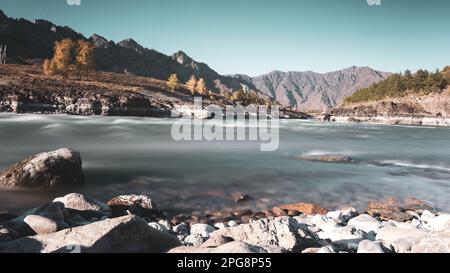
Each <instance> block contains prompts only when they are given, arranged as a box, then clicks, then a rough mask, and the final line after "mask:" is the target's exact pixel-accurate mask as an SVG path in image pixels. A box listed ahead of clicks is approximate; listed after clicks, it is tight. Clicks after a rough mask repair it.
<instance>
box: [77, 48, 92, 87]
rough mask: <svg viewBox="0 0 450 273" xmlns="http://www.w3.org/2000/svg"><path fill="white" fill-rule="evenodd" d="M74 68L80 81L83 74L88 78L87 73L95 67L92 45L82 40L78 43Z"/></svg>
mask: <svg viewBox="0 0 450 273" xmlns="http://www.w3.org/2000/svg"><path fill="white" fill-rule="evenodd" d="M75 66H76V70H77V72H78V75H79V78H80V79H81V77H82V75H83V74H85V75H86V76H89V71H91V70H93V69H94V66H95V62H94V45H93V44H91V43H90V42H87V41H83V40H80V41H78V47H77V56H76V58H75Z"/></svg>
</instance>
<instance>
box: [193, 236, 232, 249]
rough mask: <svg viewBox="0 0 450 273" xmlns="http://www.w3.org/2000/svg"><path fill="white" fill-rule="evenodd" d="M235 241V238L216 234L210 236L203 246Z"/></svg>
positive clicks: (215, 245) (216, 245)
mask: <svg viewBox="0 0 450 273" xmlns="http://www.w3.org/2000/svg"><path fill="white" fill-rule="evenodd" d="M232 241H234V240H233V238H230V237H225V236H222V235H216V236H213V237H211V238H209V239H208V240H207V241H206V242H204V243H203V244H202V245H201V247H218V246H221V245H224V244H227V243H229V242H232Z"/></svg>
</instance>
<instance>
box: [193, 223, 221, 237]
mask: <svg viewBox="0 0 450 273" xmlns="http://www.w3.org/2000/svg"><path fill="white" fill-rule="evenodd" d="M214 231H216V229H215V228H214V227H212V226H210V225H207V224H194V225H192V226H191V234H192V235H194V234H198V235H201V236H203V237H210V234H211V233H213V232H214Z"/></svg>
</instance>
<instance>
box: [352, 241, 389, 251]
mask: <svg viewBox="0 0 450 273" xmlns="http://www.w3.org/2000/svg"><path fill="white" fill-rule="evenodd" d="M357 253H384V251H383V249H382V248H381V244H380V243H379V242H373V241H370V240H362V241H361V242H359V245H358V251H357Z"/></svg>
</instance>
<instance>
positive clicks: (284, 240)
mask: <svg viewBox="0 0 450 273" xmlns="http://www.w3.org/2000/svg"><path fill="white" fill-rule="evenodd" d="M319 159H320V160H324V159H322V158H319ZM325 159H327V160H332V161H334V160H335V158H334V157H333V158H331V159H330V158H329V156H327V157H326V158H325ZM344 159H346V160H351V159H347V158H344ZM305 160H318V159H316V158H312V159H310V158H307V159H305ZM84 182H85V181H84V176H83V171H82V168H81V158H80V155H79V153H77V152H76V151H73V150H70V149H60V150H57V151H52V152H47V153H41V154H37V155H34V156H31V157H29V158H26V159H24V160H23V161H21V162H18V163H16V164H14V165H13V166H11V167H10V168H8V169H6V170H5V171H3V172H0V185H1V187H3V188H5V187H6V188H8V189H16V188H27V189H30V188H40V189H45V190H49V191H50V190H52V189H54V188H56V187H67V186H70V185H71V184H73V185H72V186H76V185H79V184H82V183H84ZM234 199H235V201H236V202H246V201H247V200H249V199H251V197H250V196H248V195H245V194H239V195H236V196H235V197H234ZM11 252H13V253H42V252H43V253H49V252H86V253H99V252H108V253H111V252H113V253H117V252H120V253H121V252H138V253H165V252H169V253H288V252H289V253H356V252H357V253H411V252H450V214H448V213H443V212H438V211H437V209H436V208H435V207H433V205H432V204H430V203H428V202H425V201H422V200H417V199H413V198H410V199H408V200H405V202H403V203H399V202H397V201H396V200H394V199H390V200H388V201H386V202H370V203H369V204H368V206H367V208H366V209H365V210H364V211H361V212H358V211H357V210H356V209H355V208H352V207H346V208H341V209H338V210H331V211H330V210H328V209H326V208H323V207H320V206H318V205H315V204H308V203H296V204H288V205H280V206H277V207H274V208H271V209H267V210H264V211H257V212H255V211H251V210H236V209H234V210H233V209H231V210H227V211H216V212H209V213H207V214H206V215H198V214H195V215H185V214H180V215H169V214H168V213H166V212H165V211H164V209H163V208H161V207H159V206H158V205H157V204H156V203H155V202H154V201H153V199H152V197H150V196H148V195H140V194H134V195H133V194H132V195H122V196H117V197H114V198H111V199H110V200H103V201H101V200H96V199H94V198H92V197H89V196H86V195H82V194H78V193H71V194H67V195H65V196H61V197H58V198H55V199H54V200H51V201H49V202H48V203H46V204H43V205H42V206H40V207H37V208H33V209H31V210H29V211H26V212H24V213H23V214H22V215H14V214H12V213H8V212H4V211H3V212H2V211H1V210H0V253H11Z"/></svg>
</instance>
